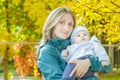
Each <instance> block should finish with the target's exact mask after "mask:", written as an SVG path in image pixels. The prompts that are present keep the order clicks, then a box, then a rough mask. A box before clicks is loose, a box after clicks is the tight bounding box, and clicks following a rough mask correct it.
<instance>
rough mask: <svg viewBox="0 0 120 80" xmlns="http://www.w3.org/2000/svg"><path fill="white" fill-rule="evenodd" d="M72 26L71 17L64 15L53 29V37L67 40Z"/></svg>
mask: <svg viewBox="0 0 120 80" xmlns="http://www.w3.org/2000/svg"><path fill="white" fill-rule="evenodd" d="M74 24H75V23H74V20H73V17H72V16H71V15H70V14H64V15H63V16H62V17H61V19H60V20H59V21H58V23H57V24H56V25H55V27H54V28H53V34H52V35H53V37H54V38H61V39H67V38H68V37H69V36H70V34H71V32H72V30H73V26H74Z"/></svg>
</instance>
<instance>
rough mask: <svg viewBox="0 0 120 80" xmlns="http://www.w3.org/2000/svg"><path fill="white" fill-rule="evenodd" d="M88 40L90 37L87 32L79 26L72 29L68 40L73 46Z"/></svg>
mask: <svg viewBox="0 0 120 80" xmlns="http://www.w3.org/2000/svg"><path fill="white" fill-rule="evenodd" d="M89 38H90V36H89V32H88V30H87V29H86V28H85V27H83V26H79V27H75V28H74V29H73V32H72V34H71V37H70V40H71V43H72V44H73V43H80V42H85V41H88V40H89Z"/></svg>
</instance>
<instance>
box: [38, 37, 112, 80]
mask: <svg viewBox="0 0 120 80" xmlns="http://www.w3.org/2000/svg"><path fill="white" fill-rule="evenodd" d="M69 43H70V41H69V40H62V39H51V40H49V41H47V42H46V43H45V44H44V45H43V46H41V47H39V50H38V68H39V70H40V71H41V73H42V75H43V76H44V78H45V80H61V77H62V73H63V71H64V69H65V67H66V62H65V61H64V60H63V58H62V57H61V51H62V50H63V49H65V48H66V47H67V45H68V44H69ZM89 60H90V62H91V69H92V70H93V71H98V72H110V70H111V69H110V65H109V66H106V67H102V65H101V63H100V62H99V60H98V58H97V57H89Z"/></svg>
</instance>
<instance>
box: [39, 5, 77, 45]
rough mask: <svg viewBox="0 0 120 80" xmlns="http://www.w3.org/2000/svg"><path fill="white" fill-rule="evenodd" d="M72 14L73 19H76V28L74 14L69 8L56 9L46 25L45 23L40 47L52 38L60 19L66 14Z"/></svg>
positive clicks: (49, 16)
mask: <svg viewBox="0 0 120 80" xmlns="http://www.w3.org/2000/svg"><path fill="white" fill-rule="evenodd" d="M66 13H67V14H70V15H71V16H72V17H73V19H74V26H75V17H74V15H73V13H72V11H71V10H70V9H69V8H67V7H58V8H56V9H54V10H53V11H52V12H51V13H50V14H49V15H48V17H47V19H46V21H45V23H44V27H43V36H42V39H41V42H40V46H42V45H44V44H45V43H46V42H47V41H48V40H50V39H51V38H52V30H53V28H54V26H55V25H56V24H57V23H58V21H59V20H60V18H61V17H62V16H63V15H64V14H66Z"/></svg>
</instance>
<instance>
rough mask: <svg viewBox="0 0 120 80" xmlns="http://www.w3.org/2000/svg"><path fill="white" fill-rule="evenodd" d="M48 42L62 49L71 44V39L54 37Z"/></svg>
mask: <svg viewBox="0 0 120 80" xmlns="http://www.w3.org/2000/svg"><path fill="white" fill-rule="evenodd" d="M47 43H48V44H51V45H53V46H55V47H56V48H57V49H58V50H59V51H61V50H63V49H65V48H66V47H67V46H68V45H69V44H70V40H69V39H60V38H52V39H51V40H49V41H48V42H47Z"/></svg>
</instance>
